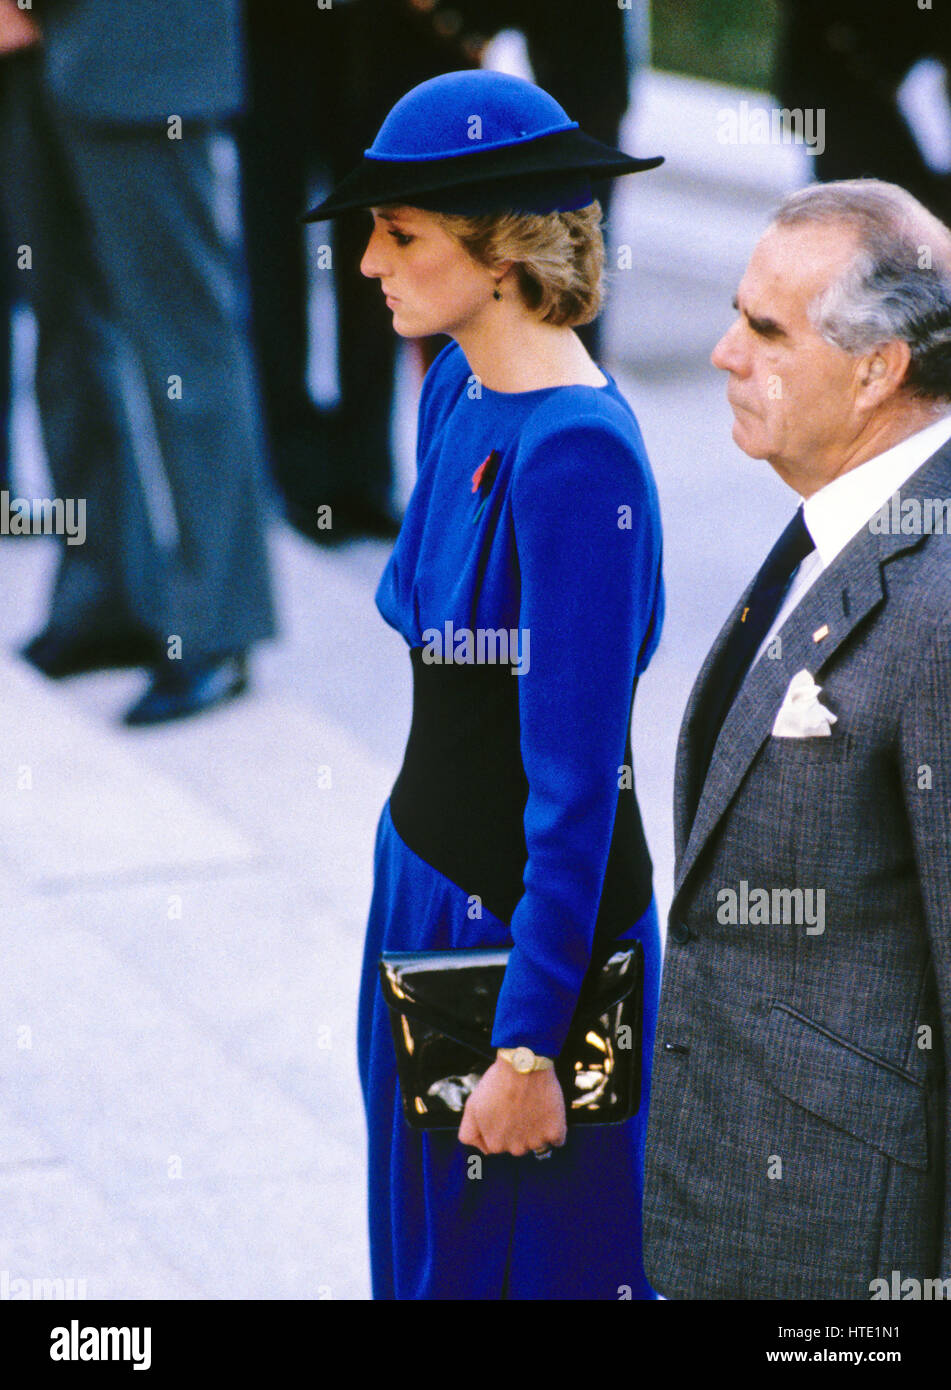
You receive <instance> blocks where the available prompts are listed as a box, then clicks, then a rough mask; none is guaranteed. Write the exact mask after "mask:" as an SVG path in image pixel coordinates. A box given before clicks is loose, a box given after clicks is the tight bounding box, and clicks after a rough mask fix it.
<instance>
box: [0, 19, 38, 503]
mask: <svg viewBox="0 0 951 1390" xmlns="http://www.w3.org/2000/svg"><path fill="white" fill-rule="evenodd" d="M39 41H40V30H39V26H38V25H37V24H36V23H35V21H34V20H33V17H32V15H30V14H28V13H27V12H26V11H25V10H21V9H19V8H18V7H17V5H16V4H15V3H14V0H0V93H2V90H3V84H4V82H5V81H6V80H7V72H8V69H9V66H10V64H12V63H16V62H19V61H22V58H21V55H22V54H24V53H27V52H29V50H30V49H31V48H33V47H34V46H35V45H36V44H37V43H39ZM0 102H2V95H0ZM2 213H3V208H2V202H0V217H2ZM14 266H15V263H14V261H13V260H12V258H11V257H10V256H4V257H3V258H2V260H0V491H3V490H4V489H5V488H8V487H9V486H10V481H11V473H10V448H11V440H10V408H11V403H12V402H11V391H12V377H13V355H12V354H13V344H12V341H11V339H12V331H13V304H14V299H15V297H16V289H15V279H14V277H15V273H16V272H15V268H14Z"/></svg>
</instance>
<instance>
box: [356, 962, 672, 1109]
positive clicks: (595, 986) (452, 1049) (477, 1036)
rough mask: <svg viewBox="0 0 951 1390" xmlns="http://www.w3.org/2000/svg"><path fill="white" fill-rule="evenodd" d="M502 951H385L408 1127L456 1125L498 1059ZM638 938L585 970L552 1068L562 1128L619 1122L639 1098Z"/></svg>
mask: <svg viewBox="0 0 951 1390" xmlns="http://www.w3.org/2000/svg"><path fill="white" fill-rule="evenodd" d="M508 958H509V951H508V950H505V949H503V950H482V949H479V948H477V949H475V950H463V951H406V952H402V953H398V952H384V954H383V955H382V956H381V958H380V981H381V984H382V987H383V998H384V999H385V1000H386V1004H387V1007H388V1009H389V1015H390V1026H391V1028H392V1030H393V1043H394V1045H395V1048H396V1064H397V1071H398V1073H399V1082H400V1091H401V1093H402V1097H403V1114H404V1115H405V1117H406V1120H407V1122H408V1123H409V1124H410V1125H412V1127H413V1128H414V1129H448V1128H453V1129H457V1128H458V1127H459V1124H460V1123H461V1120H462V1111H463V1108H464V1107H465V1103H466V1101H467V1099H468V1098H469V1096H470V1094H471V1093H472V1091H474V1090H475V1088H476V1086H477V1085H478V1083H479V1080H480V1078H481V1077H482V1075H483V1073H484V1072H485V1071H487V1070H488V1068H489V1067H490V1066H491V1064H492V1063H493V1062H494V1061H495V1048H494V1047H493V1046H492V1041H491V1039H492V1023H493V1020H494V1018H495V1007H496V1003H497V1001H498V997H499V990H500V988H501V985H502V977H503V975H504V974H505V967H506V964H507V963H508ZM643 989H644V957H643V952H642V950H641V945H640V942H637V941H635V942H632V943H631V944H630V945H629V946H628V945H625V946H624V947H623V948H621V949H618V950H616V951H615V952H614V953H613V954H612V955H611V956H610V957H609V958H608V959H607V960H606V961H605V962H604V964H603V965H602V966H601V967H600V968H598V969H593V970H592V971H590V972H589V974H588V978H587V979H586V981H585V985H584V988H583V989H582V992H581V995H580V997H579V1000H578V1006H577V1008H576V1010H575V1016H574V1019H573V1021H572V1025H571V1030H570V1032H569V1034H568V1038H567V1040H566V1042H565V1046H564V1048H563V1049H562V1051H561V1054H560V1055H559V1057H558V1058H557V1059H556V1061H555V1073H556V1075H557V1077H558V1080H559V1081H560V1082H561V1086H562V1090H563V1091H564V1094H565V1112H566V1116H567V1120H568V1124H569V1125H577V1124H620V1123H621V1122H622V1121H623V1120H627V1119H630V1117H631V1116H632V1115H635V1114H636V1113H637V1110H638V1108H639V1106H640V1097H641V1018H642V1010H643Z"/></svg>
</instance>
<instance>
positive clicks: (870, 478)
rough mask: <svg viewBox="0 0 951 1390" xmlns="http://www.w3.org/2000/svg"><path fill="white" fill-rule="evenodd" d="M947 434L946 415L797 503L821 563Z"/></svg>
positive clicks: (950, 423) (950, 418)
mask: <svg viewBox="0 0 951 1390" xmlns="http://www.w3.org/2000/svg"><path fill="white" fill-rule="evenodd" d="M949 439H951V414H948V415H942V417H941V419H940V420H936V421H935V422H934V424H933V425H926V426H925V428H924V429H923V430H918V431H916V433H915V434H910V435H909V436H908V438H907V439H902V440H901V441H900V442H899V443H898V444H894V445H893V446H892V447H891V448H890V449H886V450H885V452H884V453H882V454H878V455H877V456H876V457H875V458H871V459H868V460H866V462H865V463H860V464H859V466H858V467H857V468H852V469H850V471H849V472H848V473H842V474H841V475H840V476H839V477H838V478H833V479H832V482H831V483H826V485H825V487H822V488H820V489H819V491H818V492H814V493H813V494H812V496H811V497H807V498H806V499H805V500H804V502H803V519H804V521H805V523H806V525H807V526H808V528H809V534H810V535H811V536H812V539H813V540H814V541H815V543H816V551H817V552H818V554H819V558H820V559H821V561H822V564H823V567H825V566H827V565H830V564H831V563H832V561H833V560H834V559H835V557H836V556H837V555H838V553H839V551H840V550H843V549H844V548H845V546H846V545H848V543H849V541H850V540H851V539H852V537H853V536H854V535H856V534H857V533H858V532H859V531H861V529H862V527H863V526H864V525H865V524H866V522H868V521H870V520H871V519H872V517H873V516H874V515H875V513H876V512H877V511H878V509H879V508H880V507H883V506H884V505H885V503H886V502H887V501H888V499H889V498H890V497H891V495H892V493H893V492H895V491H897V489H898V488H900V487H901V485H902V483H905V482H907V481H908V479H909V478H910V477H911V475H912V474H913V473H917V471H918V469H919V468H920V467H921V466H922V464H923V463H925V461H926V460H927V459H929V458H930V457H931V455H932V454H934V453H936V452H937V451H938V449H940V448H941V446H942V444H945V443H946V442H947V441H948V440H949Z"/></svg>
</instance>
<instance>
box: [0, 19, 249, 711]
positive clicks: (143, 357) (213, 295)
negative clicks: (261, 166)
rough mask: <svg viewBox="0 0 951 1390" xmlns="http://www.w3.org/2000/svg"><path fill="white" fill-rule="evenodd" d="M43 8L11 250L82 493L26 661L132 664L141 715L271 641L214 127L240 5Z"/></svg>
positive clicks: (237, 299) (233, 679)
mask: <svg viewBox="0 0 951 1390" xmlns="http://www.w3.org/2000/svg"><path fill="white" fill-rule="evenodd" d="M37 12H38V15H39V18H40V21H41V25H42V32H43V43H42V45H41V46H40V47H38V48H37V49H36V50H35V56H34V57H33V59H31V61H30V62H29V63H28V64H21V65H20V67H19V69H18V71H17V73H16V74H15V77H16V81H11V83H10V86H9V90H8V91H7V92H6V94H5V95H6V98H7V100H6V103H5V109H4V112H3V122H2V135H3V141H2V143H3V147H4V150H5V156H4V157H5V159H6V160H7V161H8V168H9V169H10V174H9V176H8V178H7V180H6V186H7V187H9V188H12V189H13V191H14V202H13V206H12V210H10V211H9V213H8V217H7V226H8V230H7V238H8V246H7V254H8V255H9V256H11V257H13V256H16V257H17V258H18V259H17V264H18V265H19V267H20V269H21V270H23V272H24V273H23V275H22V276H21V281H20V283H21V284H22V285H23V288H24V291H25V292H26V293H28V294H29V296H30V300H31V303H32V307H33V309H34V312H35V315H36V318H37V323H38V328H39V337H38V356H37V365H36V393H37V399H38V402H39V406H40V413H41V419H42V424H43V433H44V440H45V444H46V451H47V455H48V460H49V466H50V472H51V474H52V479H53V483H54V486H55V489H56V492H57V495H58V496H59V497H61V498H64V499H66V498H73V499H79V498H82V499H85V502H86V528H87V537H86V541H85V544H83V545H75V546H73V545H64V546H63V548H62V558H61V563H60V568H59V572H58V574H57V578H56V583H55V589H54V593H53V598H52V606H51V613H50V618H49V622H48V626H47V628H46V631H45V632H44V633H42V634H41V635H40V636H38V637H37V638H35V639H34V640H33V641H32V642H31V643H30V644H29V646H28V647H27V649H26V652H25V655H26V656H27V657H28V659H29V660H31V661H32V662H33V664H34V665H35V666H37V667H38V668H39V669H40V670H42V671H43V672H44V673H45V674H47V675H49V676H51V677H58V676H64V675H69V674H73V673H75V672H77V671H81V670H89V669H94V668H97V667H102V666H107V665H124V664H147V665H149V666H150V667H151V668H152V678H151V683H150V686H149V688H148V689H147V690H146V692H145V694H144V696H143V698H142V699H141V700H139V701H138V702H137V703H136V705H135V706H134V707H133V709H132V710H130V711H129V712H128V713H127V715H126V721H127V722H128V723H133V724H149V723H156V722H159V721H162V720H165V719H170V718H176V717H179V716H181V715H184V714H191V713H194V712H196V711H198V710H202V709H206V708H208V707H210V706H211V705H214V704H217V703H218V702H219V701H220V700H222V699H225V698H228V697H230V696H232V695H235V694H237V693H239V692H240V691H241V690H242V689H244V687H245V684H246V670H245V657H246V653H247V650H248V648H249V647H250V646H251V645H252V644H253V643H254V642H257V641H258V640H260V639H261V638H265V637H267V636H269V635H271V634H272V633H273V631H274V618H273V612H272V601H271V592H270V584H269V578H268V567H267V556H266V550H265V540H264V526H263V513H264V506H263V500H262V492H263V477H262V460H263V450H262V434H261V426H260V420H259V403H258V397H257V391H256V383H255V380H254V374H253V370H252V365H251V357H250V352H249V345H248V341H247V317H248V306H247V289H246V284H245V271H244V264H243V250H242V245H241V238H240V231H239V223H238V216H237V196H236V195H237V186H236V172H237V171H236V167H235V165H234V162H233V159H232V152H233V144H232V143H231V141H230V137H229V136H227V134H226V131H227V127H226V122H227V121H228V119H229V118H230V117H232V116H233V115H235V114H236V113H237V112H238V111H239V110H240V109H241V105H242V102H243V73H242V44H241V28H240V18H241V16H240V4H239V0H203V3H202V4H195V3H194V0H136V3H135V4H125V5H117V4H114V3H110V0H48V3H47V4H45V5H43V6H42V9H40V7H39V6H38V7H37ZM229 160H230V161H231V162H230V163H229ZM10 242H12V246H11V245H10Z"/></svg>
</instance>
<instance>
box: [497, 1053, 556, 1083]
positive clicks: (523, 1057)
mask: <svg viewBox="0 0 951 1390" xmlns="http://www.w3.org/2000/svg"><path fill="white" fill-rule="evenodd" d="M495 1055H496V1057H501V1058H502V1060H503V1061H505V1062H508V1063H509V1065H510V1066H512V1067H514V1068H515V1070H516V1071H517V1072H518V1074H519V1075H520V1076H527V1075H528V1073H529V1072H530V1071H550V1070H551V1068H552V1067H553V1066H554V1065H555V1063H554V1062H553V1061H552V1059H551V1057H540V1056H539V1055H538V1053H537V1052H533V1051H532V1049H531V1048H530V1047H500V1048H498V1049H497V1050H496V1054H495Z"/></svg>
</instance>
